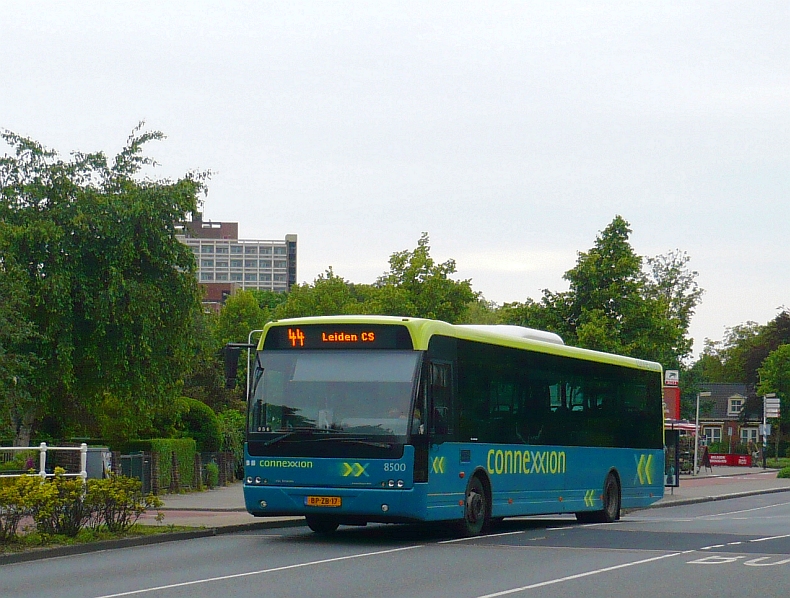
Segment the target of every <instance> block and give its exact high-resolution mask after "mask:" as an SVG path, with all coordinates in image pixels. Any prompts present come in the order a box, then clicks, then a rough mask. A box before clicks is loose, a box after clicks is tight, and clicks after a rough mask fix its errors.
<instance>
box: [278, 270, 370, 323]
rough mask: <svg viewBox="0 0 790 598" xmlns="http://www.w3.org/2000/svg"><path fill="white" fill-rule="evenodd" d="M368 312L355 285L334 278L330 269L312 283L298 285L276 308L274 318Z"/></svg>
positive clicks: (336, 277)
mask: <svg viewBox="0 0 790 598" xmlns="http://www.w3.org/2000/svg"><path fill="white" fill-rule="evenodd" d="M357 313H367V312H366V311H365V308H364V307H363V304H362V303H361V302H360V300H359V295H358V294H357V293H356V291H355V285H352V284H351V283H349V282H348V281H346V280H344V279H343V278H341V277H340V276H337V275H336V274H335V273H334V271H333V270H332V268H331V267H330V268H329V269H328V270H327V271H326V273H324V274H319V275H318V277H317V278H316V279H315V281H314V282H313V284H301V285H300V284H297V285H294V286H293V287H292V288H291V291H290V292H289V293H288V297H287V298H286V300H285V301H284V302H283V303H281V304H280V305H278V306H277V307H275V309H274V315H275V317H276V318H277V319H282V318H298V317H303V316H334V315H341V314H357Z"/></svg>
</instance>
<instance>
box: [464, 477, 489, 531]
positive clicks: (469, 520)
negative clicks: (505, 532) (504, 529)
mask: <svg viewBox="0 0 790 598" xmlns="http://www.w3.org/2000/svg"><path fill="white" fill-rule="evenodd" d="M489 503H490V501H489V498H488V492H486V488H485V485H484V484H483V482H482V480H481V479H480V477H479V476H476V475H475V476H472V479H470V480H469V484H467V486H466V494H465V497H464V518H463V519H462V520H461V522H460V526H459V532H460V534H461V535H462V536H464V537H467V538H468V537H472V536H479V535H480V534H482V533H485V532H487V531H488V526H489V524H490V514H491V509H490V507H489Z"/></svg>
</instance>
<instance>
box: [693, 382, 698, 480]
mask: <svg viewBox="0 0 790 598" xmlns="http://www.w3.org/2000/svg"><path fill="white" fill-rule="evenodd" d="M698 449H699V393H697V415H696V416H695V418H694V464H693V465H692V467H693V469H692V474H693V475H697V473H698V472H699V469H698V468H697V450H698Z"/></svg>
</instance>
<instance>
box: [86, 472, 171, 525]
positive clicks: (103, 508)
mask: <svg viewBox="0 0 790 598" xmlns="http://www.w3.org/2000/svg"><path fill="white" fill-rule="evenodd" d="M85 502H86V503H88V505H89V507H90V509H91V513H92V519H91V522H92V527H94V528H99V527H101V526H102V525H105V526H107V529H108V530H109V531H111V532H125V531H126V530H128V529H129V528H130V527H131V526H133V525H134V524H135V523H136V522H137V520H138V519H139V518H140V517H141V516H142V515H143V514H144V513H145V512H146V511H148V509H157V508H159V507H161V506H162V504H163V503H162V500H161V499H160V498H158V497H157V496H154V495H153V494H147V495H144V494H143V492H142V482H140V480H138V479H136V478H128V477H125V476H120V475H115V474H112V475H111V476H110V477H109V478H107V479H104V480H88V494H87V496H86V498H85ZM161 515H162V514H161V513H159V515H158V516H157V519H158V520H161Z"/></svg>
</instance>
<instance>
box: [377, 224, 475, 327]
mask: <svg viewBox="0 0 790 598" xmlns="http://www.w3.org/2000/svg"><path fill="white" fill-rule="evenodd" d="M430 250H431V247H430V245H429V239H428V233H423V234H422V236H421V237H420V239H419V240H418V241H417V247H416V248H415V249H414V250H413V251H408V250H406V251H398V252H396V253H393V254H392V255H391V256H390V260H389V264H390V269H389V271H388V272H386V273H384V275H382V276H381V277H379V279H378V281H377V282H376V285H375V287H376V289H377V290H378V292H377V293H374V294H373V296H372V299H371V301H370V306H371V307H370V310H371V311H370V313H378V314H383V315H392V316H411V317H417V318H431V319H436V320H444V321H445V322H450V323H453V324H455V323H459V322H460V320H461V318H462V316H463V315H464V313H465V312H466V310H467V307H468V305H469V304H470V303H472V302H473V301H475V300H476V299H477V293H475V292H474V291H473V290H472V284H471V281H470V280H460V281H459V280H453V279H452V278H450V276H451V275H452V274H455V272H456V267H455V260H453V259H449V260H447V261H445V262H443V263H441V264H437V263H436V262H435V261H434V259H433V258H432V257H431V255H430Z"/></svg>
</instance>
